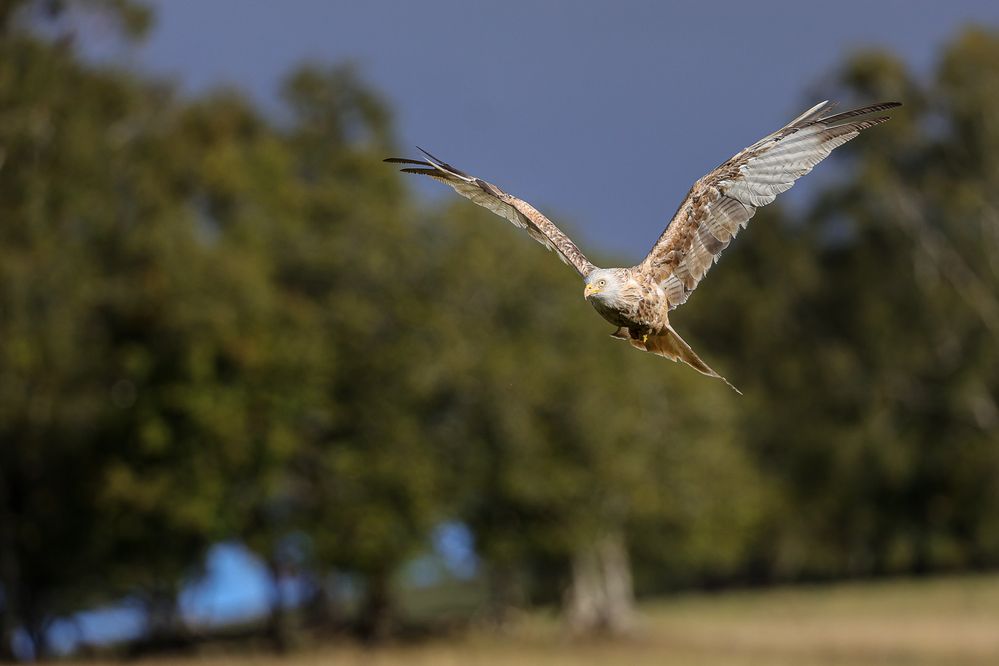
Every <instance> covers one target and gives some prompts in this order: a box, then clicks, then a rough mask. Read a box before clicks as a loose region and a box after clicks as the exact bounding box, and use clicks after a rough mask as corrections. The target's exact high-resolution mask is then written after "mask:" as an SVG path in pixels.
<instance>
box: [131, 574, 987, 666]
mask: <svg viewBox="0 0 999 666" xmlns="http://www.w3.org/2000/svg"><path fill="white" fill-rule="evenodd" d="M276 661H277V660H276V659H275V658H273V657H268V656H265V655H255V656H248V655H230V656H226V655H214V656H204V657H199V658H196V659H191V660H184V661H177V660H170V659H158V660H151V661H149V662H144V663H146V664H149V665H157V664H158V665H161V666H172V664H181V663H183V664H185V665H187V666H191V665H197V666H235V665H236V664H248V665H249V666H268V665H269V664H272V663H275V662H276ZM284 662H285V663H287V664H289V666H313V665H315V666H319V665H320V664H338V665H339V664H342V665H350V666H353V665H360V664H370V665H373V666H387V665H389V664H392V665H394V664H406V665H410V664H412V665H416V666H431V665H434V666H436V665H437V664H441V665H444V666H506V665H510V666H512V665H514V664H540V665H547V666H562V665H568V664H609V665H621V666H624V665H628V666H632V665H634V666H645V665H648V666H652V665H656V666H715V665H718V666H722V665H723V666H817V665H825V664H835V665H857V666H871V665H880V664H892V665H896V664H920V665H922V664H939V665H941V666H964V665H971V664H975V665H982V666H984V665H989V666H994V665H999V576H975V577H959V578H940V579H930V580H921V581H904V582H894V581H893V582H878V583H864V584H861V583H856V584H853V583H851V584H842V585H832V586H822V587H807V588H800V587H799V588H789V589H780V590H770V591H752V592H728V593H724V594H717V595H705V594H697V595H685V596H680V597H675V598H671V599H669V600H665V601H660V602H655V603H650V604H645V605H643V606H642V620H641V624H640V626H639V628H638V630H637V631H636V633H635V635H634V636H633V637H631V638H629V639H626V640H625V639H621V640H586V641H572V640H569V639H568V637H567V636H566V635H565V634H564V633H563V631H562V629H561V628H560V626H559V624H558V623H557V621H556V620H555V619H553V618H550V617H546V616H540V615H534V616H529V617H525V618H524V619H523V620H522V621H520V622H519V623H518V624H517V625H516V626H515V628H514V629H513V630H512V631H511V632H510V633H509V634H507V635H502V636H501V635H497V634H488V633H473V634H471V635H468V636H466V637H465V638H462V639H459V640H456V641H451V642H429V643H425V644H419V645H406V646H395V647H386V648H379V649H365V648H362V647H358V646H342V647H331V648H326V649H323V650H321V651H314V652H304V653H300V654H296V655H294V656H291V657H288V658H287V659H286V660H284Z"/></svg>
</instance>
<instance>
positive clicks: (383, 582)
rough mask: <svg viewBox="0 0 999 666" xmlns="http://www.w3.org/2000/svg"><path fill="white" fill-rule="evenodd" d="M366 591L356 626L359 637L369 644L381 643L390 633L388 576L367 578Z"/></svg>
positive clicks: (390, 609)
mask: <svg viewBox="0 0 999 666" xmlns="http://www.w3.org/2000/svg"><path fill="white" fill-rule="evenodd" d="M367 584H368V589H367V595H366V597H365V600H364V606H363V607H362V609H361V617H360V622H359V625H358V629H359V633H360V635H361V637H362V638H363V639H364V640H366V641H368V642H371V643H382V642H384V641H385V640H386V639H388V638H389V636H390V635H391V633H392V628H393V627H392V624H393V610H394V609H393V607H392V590H391V581H390V576H389V575H388V574H387V573H384V572H379V573H376V574H372V575H371V576H368V580H367Z"/></svg>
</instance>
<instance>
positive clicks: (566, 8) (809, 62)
mask: <svg viewBox="0 0 999 666" xmlns="http://www.w3.org/2000/svg"><path fill="white" fill-rule="evenodd" d="M149 4H150V5H151V6H152V7H154V9H155V12H156V15H157V21H156V27H155V29H154V30H153V32H152V34H151V36H150V38H149V39H148V40H147V41H146V42H145V44H143V45H141V46H139V47H135V48H129V49H120V48H119V49H111V48H110V47H109V51H108V52H109V53H110V55H111V57H112V58H114V59H116V60H118V61H119V62H122V63H127V64H130V65H132V66H135V67H137V68H141V69H143V70H146V71H150V72H155V73H158V74H160V75H164V76H167V77H169V78H172V79H174V80H175V81H176V82H177V83H178V84H179V85H180V86H181V88H182V89H183V90H186V91H190V92H198V91H203V90H205V89H206V88H210V87H212V86H216V85H221V84H226V85H231V86H237V87H239V88H241V89H243V90H245V91H246V92H247V93H248V94H250V95H251V96H252V97H254V98H255V99H257V100H258V101H260V102H261V103H262V104H264V105H265V106H266V107H267V108H270V109H276V108H277V102H276V91H277V87H278V82H279V80H280V79H281V77H282V76H283V75H284V74H285V73H286V72H287V71H288V70H289V69H290V68H292V67H293V66H294V65H295V64H297V63H300V62H302V61H305V60H310V61H318V62H328V63H334V62H343V61H352V62H354V63H356V64H357V65H358V66H359V67H360V70H361V72H362V74H363V75H364V76H365V77H366V78H367V80H369V81H370V82H371V83H372V84H374V85H375V86H376V87H377V88H378V89H379V90H380V91H381V92H382V93H383V94H384V95H385V96H386V97H387V98H388V100H389V101H390V102H391V103H392V105H393V107H394V109H395V111H396V120H397V124H398V128H399V136H400V143H401V145H402V146H403V147H404V148H405V152H407V153H413V152H415V150H413V149H411V148H410V147H411V146H413V145H414V144H419V145H421V146H424V147H426V148H428V149H430V150H431V151H432V152H434V153H436V154H438V155H440V156H441V157H443V158H444V159H447V160H448V161H450V162H452V163H453V164H456V165H457V166H459V167H461V168H463V169H465V170H467V171H470V172H472V173H474V174H476V175H478V176H481V177H483V178H486V179H487V180H491V181H493V182H495V183H496V184H498V185H500V186H501V187H503V188H505V189H507V190H508V191H510V192H513V193H515V194H518V195H519V196H522V197H523V198H525V199H527V200H529V201H531V202H532V203H534V204H535V205H537V206H539V207H541V208H543V209H545V210H547V211H549V212H554V213H556V214H558V215H559V216H561V217H562V218H567V219H570V220H571V221H572V226H573V228H574V229H576V230H577V231H578V234H579V237H580V241H581V242H582V243H583V245H584V250H586V249H593V248H599V249H600V250H603V251H605V252H614V253H618V254H622V255H623V256H624V258H634V259H639V258H641V256H642V255H644V253H645V251H646V250H647V248H648V246H649V245H650V244H651V242H652V241H653V240H654V239H655V237H656V236H657V235H658V234H659V232H660V231H661V230H662V227H663V226H664V224H665V222H666V220H667V219H668V217H669V216H670V215H671V214H672V212H673V211H674V210H675V209H676V206H677V204H678V203H679V201H680V199H681V198H682V197H683V195H684V194H685V193H686V190H687V189H688V188H689V186H690V185H691V183H692V182H693V181H694V180H695V179H696V178H698V177H700V176H701V175H703V174H704V173H705V172H706V171H708V170H709V169H711V168H713V167H714V166H716V165H717V164H718V163H720V162H721V161H723V160H724V159H727V158H728V157H729V156H731V155H732V154H734V153H735V152H736V151H738V150H739V149H741V148H742V147H744V146H746V145H748V144H749V143H752V142H753V141H755V140H756V139H757V138H759V137H761V136H763V135H764V134H767V133H769V132H770V131H772V130H773V129H776V128H777V127H779V126H780V125H781V124H782V123H783V122H785V121H786V120H789V119H790V118H792V117H793V116H795V115H797V114H798V113H799V112H800V111H801V110H803V109H804V108H806V107H807V106H810V105H811V104H812V103H814V102H816V101H818V100H817V99H816V98H815V97H814V96H813V95H809V94H808V92H807V91H808V90H809V89H810V88H811V89H815V88H816V87H817V84H818V83H819V82H820V81H821V80H822V78H823V77H824V76H827V75H828V74H829V72H830V71H831V70H832V69H833V68H834V67H835V65H836V64H837V63H839V62H841V61H842V59H843V58H844V57H845V56H846V55H847V54H849V53H850V52H852V51H853V50H855V49H858V48H864V47H881V48H886V49H890V50H892V51H894V52H896V53H898V54H899V55H900V56H902V57H903V58H904V59H906V60H907V61H908V62H910V63H911V64H912V66H913V67H914V68H915V69H916V70H917V71H920V72H924V73H925V72H928V71H929V69H930V66H931V64H932V62H933V55H934V53H935V52H936V50H937V49H938V47H939V46H940V45H941V44H942V43H943V42H945V41H946V40H947V39H948V38H949V37H951V36H952V35H954V34H955V32H956V31H957V30H959V29H960V28H961V27H963V26H965V25H968V24H970V23H984V24H987V25H991V26H999V2H995V1H994V0H989V1H986V0H948V1H947V2H939V1H935V0H884V1H870V0H868V1H865V2H858V1H856V0H846V1H843V2H837V3H833V4H830V3H803V2H790V1H788V2H783V1H781V2H777V1H764V2H758V1H754V2H742V3H735V2H731V3H728V2H710V3H709V2H685V3H680V2H653V1H639V0H622V1H619V2H583V1H579V0H577V1H573V0H538V1H536V2H526V1H509V0H508V1H504V2H489V3H486V2H475V1H473V0H463V1H457V0H420V1H419V2H409V1H402V0H398V1H396V2H382V1H377V0H376V1H369V2H356V1H350V2H347V1H342V0H333V1H330V0H285V1H283V2H275V1H271V2H264V1H247V0H210V1H206V0H155V1H153V2H150V3H149ZM101 38H102V36H101V34H100V32H99V31H98V32H95V33H94V34H92V35H91V39H90V40H89V41H90V43H91V44H92V45H95V46H97V47H98V50H100V49H99V47H100V44H99V43H100V40H101ZM865 101H873V100H865ZM871 140H876V139H871ZM826 168H827V169H828V166H827V167H826ZM821 178H822V169H821V168H820V169H819V170H817V173H816V174H813V175H811V176H810V177H809V178H807V179H805V180H804V181H803V184H804V187H805V188H807V187H808V182H809V181H815V180H818V179H821ZM428 185H429V186H430V187H428V188H427V189H421V192H424V193H430V196H444V195H445V194H447V193H449V190H446V188H441V187H434V186H435V185H436V184H435V183H428ZM799 188H801V185H799Z"/></svg>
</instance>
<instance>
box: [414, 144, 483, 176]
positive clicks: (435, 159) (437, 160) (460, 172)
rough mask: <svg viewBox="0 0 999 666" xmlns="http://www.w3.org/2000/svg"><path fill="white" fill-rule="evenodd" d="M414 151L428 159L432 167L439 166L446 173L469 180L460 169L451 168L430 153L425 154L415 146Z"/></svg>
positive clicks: (424, 151) (425, 152)
mask: <svg viewBox="0 0 999 666" xmlns="http://www.w3.org/2000/svg"><path fill="white" fill-rule="evenodd" d="M416 149H417V150H418V151H420V152H421V153H423V154H424V155H426V156H427V157H428V158H429V159H430V161H431V163H433V164H434V165H436V166H439V167H441V168H442V169H445V170H447V171H450V172H451V173H453V174H455V175H458V176H464V177H465V178H469V177H470V176H469V175H468V174H467V173H465V172H464V171H462V170H461V169H459V168H457V167H454V166H451V165H450V164H448V163H447V162H445V161H444V160H442V159H441V158H439V157H434V156H433V155H432V154H431V153H429V152H427V151H426V150H424V149H423V148H420V147H419V146H417V147H416Z"/></svg>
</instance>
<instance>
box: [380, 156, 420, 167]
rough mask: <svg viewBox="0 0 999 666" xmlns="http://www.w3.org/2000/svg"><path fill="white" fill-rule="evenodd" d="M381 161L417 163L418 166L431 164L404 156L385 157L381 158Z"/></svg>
mask: <svg viewBox="0 0 999 666" xmlns="http://www.w3.org/2000/svg"><path fill="white" fill-rule="evenodd" d="M382 162H389V163H390V164H419V165H420V166H432V165H431V164H429V163H427V162H424V161H422V160H411V159H409V158H406V157H386V158H385V159H383V160H382Z"/></svg>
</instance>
